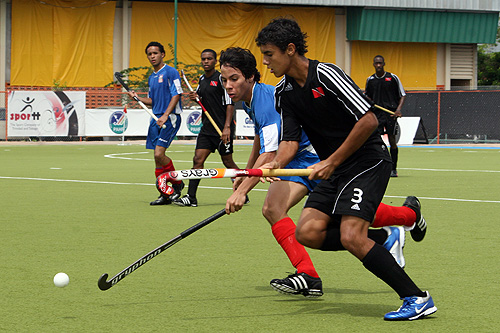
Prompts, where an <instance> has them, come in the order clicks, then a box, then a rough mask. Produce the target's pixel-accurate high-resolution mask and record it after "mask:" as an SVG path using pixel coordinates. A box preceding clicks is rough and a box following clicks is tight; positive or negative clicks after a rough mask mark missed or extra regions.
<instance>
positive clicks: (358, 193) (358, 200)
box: [351, 187, 363, 210]
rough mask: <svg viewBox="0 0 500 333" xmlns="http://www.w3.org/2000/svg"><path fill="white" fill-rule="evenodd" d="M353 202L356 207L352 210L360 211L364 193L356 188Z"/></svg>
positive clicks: (352, 207)
mask: <svg viewBox="0 0 500 333" xmlns="http://www.w3.org/2000/svg"><path fill="white" fill-rule="evenodd" d="M351 201H352V202H354V205H352V206H351V209H354V210H360V208H359V205H358V204H359V203H361V201H363V191H362V190H361V189H359V188H357V187H356V188H355V189H354V195H353V196H352V198H351Z"/></svg>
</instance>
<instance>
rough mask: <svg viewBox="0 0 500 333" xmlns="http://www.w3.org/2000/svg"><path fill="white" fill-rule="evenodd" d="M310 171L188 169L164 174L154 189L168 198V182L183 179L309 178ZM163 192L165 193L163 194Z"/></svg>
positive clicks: (157, 180)
mask: <svg viewBox="0 0 500 333" xmlns="http://www.w3.org/2000/svg"><path fill="white" fill-rule="evenodd" d="M311 172H312V169H189V170H176V171H170V172H164V173H162V174H161V175H159V176H158V178H156V188H157V189H158V190H159V191H160V192H161V193H162V194H165V195H166V196H168V195H169V194H168V193H166V191H167V189H168V185H167V183H168V182H172V181H179V180H184V179H206V178H234V177H280V176H309V175H310V174H311ZM164 192H165V193H164Z"/></svg>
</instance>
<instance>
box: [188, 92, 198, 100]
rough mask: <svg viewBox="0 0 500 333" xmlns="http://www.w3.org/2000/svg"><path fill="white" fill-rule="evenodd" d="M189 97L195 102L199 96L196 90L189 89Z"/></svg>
mask: <svg viewBox="0 0 500 333" xmlns="http://www.w3.org/2000/svg"><path fill="white" fill-rule="evenodd" d="M188 96H189V99H190V100H192V101H193V102H196V99H197V98H199V96H198V94H197V93H196V91H190V92H189V93H188Z"/></svg>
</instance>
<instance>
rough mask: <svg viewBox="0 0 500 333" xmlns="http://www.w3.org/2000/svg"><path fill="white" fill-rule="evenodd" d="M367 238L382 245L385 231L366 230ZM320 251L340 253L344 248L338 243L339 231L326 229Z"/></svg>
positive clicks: (384, 239)
mask: <svg viewBox="0 0 500 333" xmlns="http://www.w3.org/2000/svg"><path fill="white" fill-rule="evenodd" d="M368 238H370V239H372V240H373V241H374V242H375V243H377V244H380V245H382V244H384V243H385V241H386V240H387V231H385V230H384V229H368ZM320 250H321V251H342V250H345V247H344V246H343V245H342V242H341V241H340V229H339V228H328V229H327V230H326V237H325V240H324V241H323V245H321V247H320Z"/></svg>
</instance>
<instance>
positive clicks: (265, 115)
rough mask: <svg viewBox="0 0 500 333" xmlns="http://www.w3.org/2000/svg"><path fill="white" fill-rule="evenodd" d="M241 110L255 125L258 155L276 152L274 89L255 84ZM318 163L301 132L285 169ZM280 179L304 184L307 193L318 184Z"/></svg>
mask: <svg viewBox="0 0 500 333" xmlns="http://www.w3.org/2000/svg"><path fill="white" fill-rule="evenodd" d="M243 109H244V110H245V112H246V113H247V114H248V116H249V117H250V119H252V121H253V123H254V125H255V134H256V135H259V137H260V151H259V154H262V153H266V152H273V151H277V150H278V145H279V142H280V141H281V117H280V114H279V113H278V112H277V111H276V109H275V108H274V87H273V86H270V85H267V84H264V83H255V84H254V86H253V91H252V99H251V101H250V106H248V105H247V104H246V103H243ZM319 161H320V160H319V158H318V156H317V155H316V152H315V151H314V149H313V148H312V145H311V143H310V142H309V138H308V137H307V135H306V134H305V132H304V131H302V139H301V141H300V142H299V150H298V152H297V155H296V156H295V158H294V159H293V160H292V161H291V162H290V163H289V164H288V165H287V166H286V167H285V169H305V168H307V167H308V166H310V165H312V164H316V163H318V162H319ZM280 178H281V179H282V180H288V181H293V182H296V183H301V184H304V185H305V186H306V187H307V188H308V189H309V191H312V190H313V189H314V187H316V185H317V184H318V183H319V181H318V180H312V181H311V180H309V179H308V178H307V177H298V176H291V177H280Z"/></svg>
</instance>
